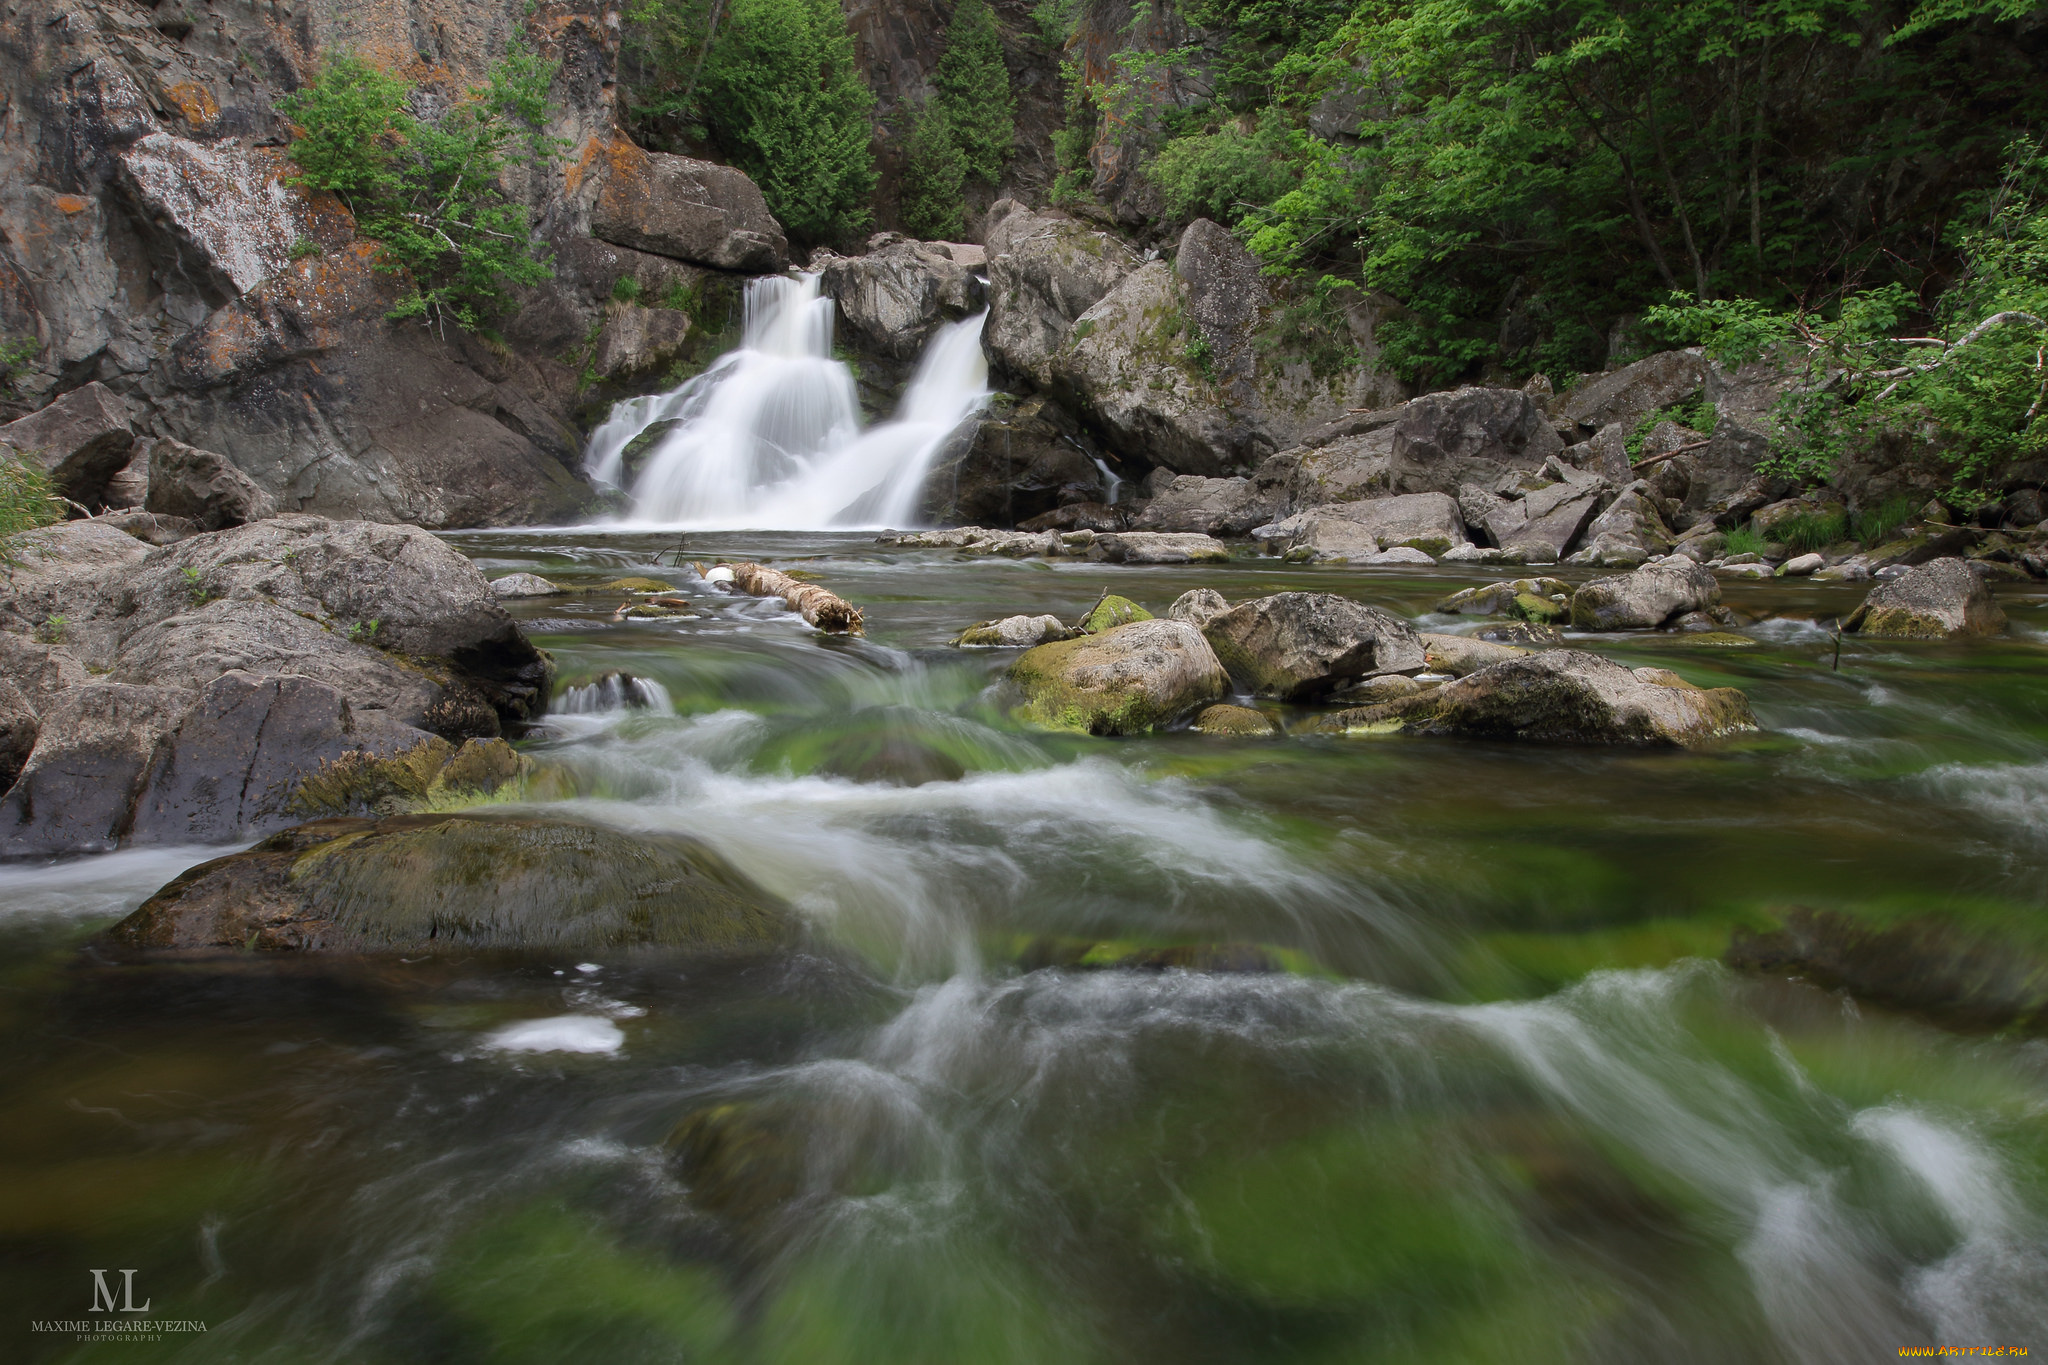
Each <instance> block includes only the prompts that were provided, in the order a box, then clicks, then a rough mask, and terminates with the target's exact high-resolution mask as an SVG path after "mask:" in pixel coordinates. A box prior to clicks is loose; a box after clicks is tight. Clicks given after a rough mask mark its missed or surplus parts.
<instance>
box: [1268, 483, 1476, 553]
mask: <svg viewBox="0 0 2048 1365" xmlns="http://www.w3.org/2000/svg"><path fill="white" fill-rule="evenodd" d="M1319 525H1320V526H1321V527H1323V528H1324V529H1322V530H1321V531H1318V529H1317V528H1318V526H1319ZM1341 525H1349V526H1352V527H1356V528H1357V530H1358V532H1359V538H1358V539H1357V540H1356V541H1355V542H1348V543H1347V542H1344V541H1342V540H1341V539H1340V538H1339V537H1340V536H1341ZM1253 534H1254V535H1256V536H1258V537H1260V538H1261V539H1263V540H1266V541H1269V542H1279V543H1280V544H1282V545H1312V546H1316V547H1318V548H1319V549H1323V548H1327V549H1328V550H1329V551H1330V553H1329V554H1328V555H1327V556H1326V555H1323V554H1319V555H1318V557H1319V558H1321V557H1336V556H1337V555H1338V554H1341V553H1344V552H1345V551H1346V550H1347V549H1348V550H1349V552H1350V555H1349V556H1347V557H1350V556H1355V555H1363V554H1371V553H1374V552H1376V551H1379V550H1391V549H1394V548H1396V547H1406V548H1408V549H1411V550H1420V551H1422V552H1423V553H1424V554H1428V555H1441V554H1443V553H1445V552H1446V551H1449V550H1451V549H1454V548H1456V547H1457V546H1460V545H1467V544H1470V543H1471V542H1470V539H1469V538H1468V537H1467V536H1466V534H1465V522H1464V518H1463V517H1462V516H1460V515H1459V512H1458V503H1457V500H1456V499H1455V498H1451V497H1447V496H1445V495H1444V494H1442V493H1408V494H1403V495H1400V496H1397V497H1388V498H1369V499H1364V500H1361V501H1356V502H1340V503H1330V504H1327V505H1322V506H1316V507H1311V508H1309V509H1307V510H1306V511H1302V512H1297V513H1295V514H1294V515H1293V516H1291V517H1288V518H1286V519H1284V520H1282V521H1278V522H1275V523H1273V524H1271V525H1269V526H1261V527H1259V528H1257V529H1256V530H1255V531H1253Z"/></svg>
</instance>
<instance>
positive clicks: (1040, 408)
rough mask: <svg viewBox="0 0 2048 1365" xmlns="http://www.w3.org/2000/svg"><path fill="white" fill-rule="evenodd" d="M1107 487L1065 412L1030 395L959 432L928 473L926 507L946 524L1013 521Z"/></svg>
mask: <svg viewBox="0 0 2048 1365" xmlns="http://www.w3.org/2000/svg"><path fill="white" fill-rule="evenodd" d="M1101 493H1102V471H1101V470H1099V469H1097V468H1096V467H1095V462H1094V461H1093V460H1091V459H1089V458H1088V453H1087V451H1085V450H1084V449H1082V448H1081V446H1080V444H1079V443H1078V442H1077V441H1076V440H1075V439H1074V433H1073V432H1072V431H1070V430H1069V429H1068V423H1067V422H1066V421H1065V420H1063V414H1061V413H1060V412H1059V410H1058V409H1057V408H1055V407H1053V406H1052V405H1051V404H1049V403H1047V402H1046V401H1045V400H1044V399H1041V398H1027V399H1023V400H1021V401H1019V402H1016V403H1014V404H1006V405H1004V406H1002V407H1000V408H997V409H996V410H994V411H991V412H988V413H985V414H983V415H981V416H979V417H976V418H974V419H972V420H970V421H969V422H967V423H965V424H963V425H962V426H961V428H960V429H959V430H958V431H956V432H954V433H953V435H952V437H951V438H950V439H949V440H948V441H947V443H946V445H945V447H944V449H942V450H941V451H940V452H939V455H938V458H937V459H935V460H934V461H933V463H932V469H931V473H929V474H928V475H926V476H925V482H924V492H923V495H922V502H921V510H922V512H923V514H924V516H925V517H926V518H928V519H929V520H931V521H935V522H938V523H939V524H941V525H947V526H961V525H966V526H998V527H999V526H1015V525H1018V524H1020V523H1022V522H1025V521H1036V520H1037V519H1039V518H1042V517H1044V516H1046V515H1047V514H1048V513H1051V512H1053V511H1055V510H1057V508H1058V505H1059V504H1060V503H1062V502H1068V503H1071V502H1076V501H1083V500H1088V499H1092V498H1095V497H1099V496H1100V495H1101ZM1033 529H1055V528H1050V527H1036V526H1034V527H1033ZM1056 529H1060V530H1072V529H1075V528H1074V527H1068V526H1061V527H1058V528H1056ZM1091 529H1098V530H1102V529H1122V528H1121V526H1120V525H1119V526H1116V527H1095V528H1091Z"/></svg>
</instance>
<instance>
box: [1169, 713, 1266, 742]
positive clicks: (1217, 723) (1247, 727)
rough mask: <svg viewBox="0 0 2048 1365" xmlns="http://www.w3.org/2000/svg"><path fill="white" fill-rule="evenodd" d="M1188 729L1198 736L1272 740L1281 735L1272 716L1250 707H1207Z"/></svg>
mask: <svg viewBox="0 0 2048 1365" xmlns="http://www.w3.org/2000/svg"><path fill="white" fill-rule="evenodd" d="M1188 728H1189V729H1191V730H1193V731H1194V732H1195V733H1196V734H1198V735H1225V736H1235V737H1239V738H1251V739H1270V738H1273V737H1274V736H1277V735H1278V734H1279V733H1280V727H1279V726H1277V725H1275V724H1274V723H1273V718H1272V717H1271V716H1268V715H1267V714H1266V713H1265V712H1263V711H1254V710H1253V709H1252V708H1251V707H1249V706H1222V705H1219V706H1210V707H1206V708H1204V709H1203V710H1202V712H1201V713H1200V714H1199V715H1197V716H1196V717H1195V719H1194V723H1193V724H1192V725H1190V726H1189V727H1188Z"/></svg>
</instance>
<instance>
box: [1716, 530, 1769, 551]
mask: <svg viewBox="0 0 2048 1365" xmlns="http://www.w3.org/2000/svg"><path fill="white" fill-rule="evenodd" d="M1768 543H1769V542H1767V541H1766V540H1765V539H1764V536H1763V532H1761V531H1759V530H1757V529H1756V527H1754V526H1738V527H1736V528H1735V529H1734V530H1732V531H1730V532H1729V533H1728V538H1727V540H1726V542H1725V543H1724V544H1723V545H1722V546H1721V553H1722V554H1724V555H1731V556H1732V555H1760V554H1762V553H1763V552H1764V546H1765V545H1766V544H1768Z"/></svg>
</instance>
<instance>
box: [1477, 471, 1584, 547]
mask: <svg viewBox="0 0 2048 1365" xmlns="http://www.w3.org/2000/svg"><path fill="white" fill-rule="evenodd" d="M1600 501H1601V488H1600V485H1597V484H1593V483H1591V482H1590V481H1589V482H1586V483H1555V484H1551V485H1548V486H1547V487H1544V488H1540V489H1537V490H1536V491H1534V492H1532V493H1530V494H1528V495H1527V496H1525V497H1524V498H1523V499H1522V500H1521V501H1520V502H1519V503H1517V504H1515V506H1516V508H1518V509H1519V512H1520V514H1521V515H1522V516H1523V517H1525V518H1526V520H1524V521H1523V522H1522V523H1521V525H1519V526H1515V527H1513V528H1512V529H1508V528H1507V527H1505V526H1502V525H1499V524H1497V523H1496V524H1495V525H1492V526H1489V528H1488V529H1489V530H1492V531H1493V532H1494V534H1495V536H1496V538H1497V539H1499V541H1500V543H1501V548H1502V549H1503V550H1506V551H1507V552H1508V553H1509V554H1511V555H1516V556H1519V557H1520V559H1521V561H1522V562H1523V563H1525V564H1554V563H1556V562H1557V561H1558V560H1561V559H1563V558H1564V555H1565V551H1566V550H1568V549H1570V548H1571V546H1572V545H1573V544H1574V543H1575V542H1576V541H1577V540H1578V538H1579V536H1580V534H1581V533H1582V532H1583V531H1584V530H1585V529H1586V523H1588V522H1589V521H1591V520H1592V519H1593V514H1594V513H1595V512H1597V511H1599V510H1600Z"/></svg>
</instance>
